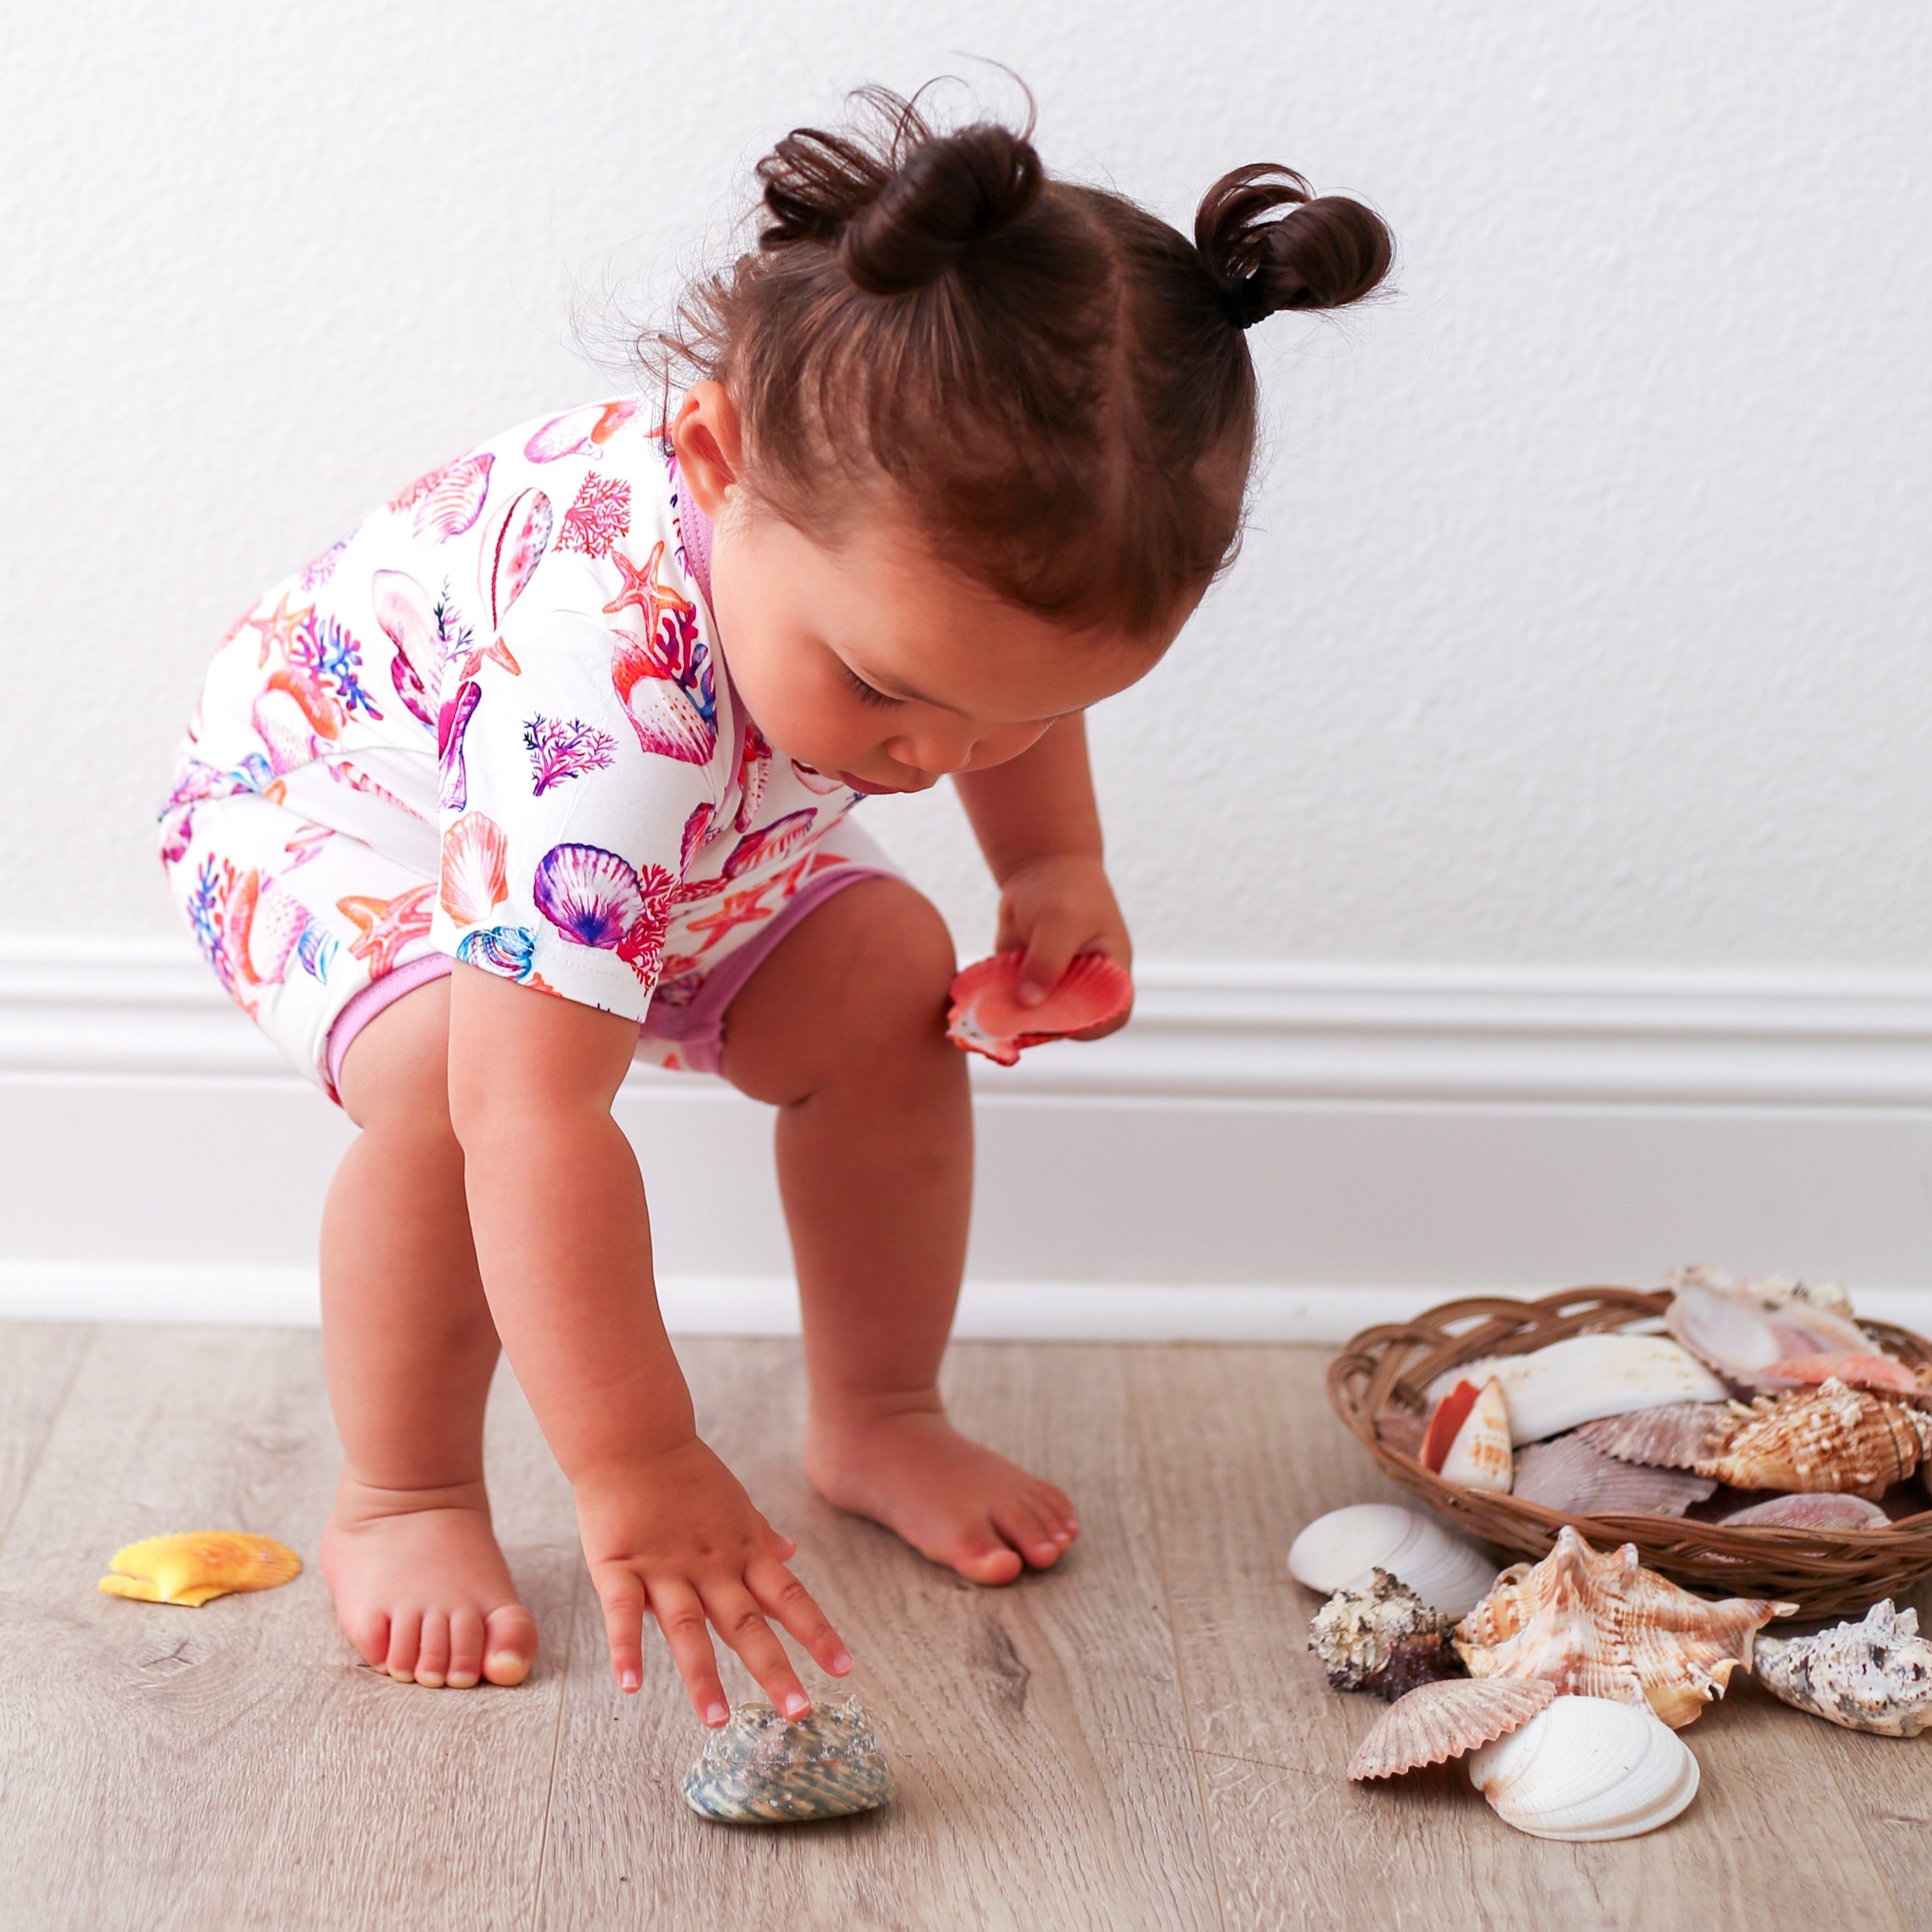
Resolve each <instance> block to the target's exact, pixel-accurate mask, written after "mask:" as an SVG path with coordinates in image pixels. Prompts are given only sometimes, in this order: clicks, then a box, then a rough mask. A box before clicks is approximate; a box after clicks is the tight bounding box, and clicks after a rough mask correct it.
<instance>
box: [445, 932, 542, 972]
mask: <svg viewBox="0 0 1932 1932" xmlns="http://www.w3.org/2000/svg"><path fill="white" fill-rule="evenodd" d="M456 956H457V958H458V959H460V960H461V961H462V962H463V964H464V965H466V966H475V967H477V968H480V969H481V971H484V972H485V973H493V974H496V977H498V978H499V980H527V979H528V978H529V974H530V968H531V967H532V965H535V962H536V941H535V939H534V938H532V936H531V935H530V934H529V932H526V930H525V929H523V927H522V926H479V927H478V929H476V931H475V932H466V933H465V934H464V935H463V937H462V938H460V939H459V940H458V941H457V942H456Z"/></svg>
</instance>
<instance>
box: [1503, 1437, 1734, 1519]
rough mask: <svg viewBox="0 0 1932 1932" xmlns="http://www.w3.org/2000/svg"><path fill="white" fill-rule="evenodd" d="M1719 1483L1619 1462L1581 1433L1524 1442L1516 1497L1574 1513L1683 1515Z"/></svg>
mask: <svg viewBox="0 0 1932 1932" xmlns="http://www.w3.org/2000/svg"><path fill="white" fill-rule="evenodd" d="M1717 1487H1718V1486H1717V1484H1715V1483H1714V1482H1712V1481H1711V1480H1710V1479H1709V1478H1708V1477H1704V1476H1690V1475H1683V1474H1682V1473H1680V1472H1679V1471H1677V1470H1675V1469H1650V1468H1648V1467H1646V1466H1643V1465H1642V1464H1640V1463H1623V1462H1619V1460H1617V1459H1616V1457H1614V1456H1606V1455H1605V1454H1604V1452H1603V1451H1601V1449H1598V1448H1592V1445H1590V1444H1589V1443H1588V1442H1585V1441H1584V1440H1583V1438H1582V1436H1580V1435H1576V1436H1553V1437H1552V1438H1551V1439H1550V1441H1548V1442H1530V1443H1526V1444H1525V1445H1524V1446H1523V1454H1521V1455H1520V1456H1519V1457H1517V1464H1516V1489H1515V1494H1516V1496H1517V1499H1518V1500H1519V1501H1520V1502H1526V1503H1541V1505H1543V1507H1544V1508H1545V1509H1553V1510H1562V1511H1566V1512H1568V1514H1571V1515H1574V1516H1594V1515H1597V1514H1608V1515H1616V1514H1619V1513H1628V1514H1631V1515H1634V1516H1682V1514H1684V1512H1685V1511H1686V1510H1688V1508H1690V1507H1691V1505H1692V1504H1693V1503H1701V1502H1708V1501H1709V1499H1710V1498H1711V1497H1712V1496H1713V1495H1714V1494H1715V1493H1716V1490H1717Z"/></svg>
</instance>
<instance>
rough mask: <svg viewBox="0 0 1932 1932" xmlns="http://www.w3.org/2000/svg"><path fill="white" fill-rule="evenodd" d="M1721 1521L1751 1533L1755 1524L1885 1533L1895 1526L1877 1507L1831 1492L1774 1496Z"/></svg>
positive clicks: (1789, 1527) (1734, 1512)
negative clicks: (1883, 1531) (1881, 1530)
mask: <svg viewBox="0 0 1932 1932" xmlns="http://www.w3.org/2000/svg"><path fill="white" fill-rule="evenodd" d="M1718 1520H1719V1521H1720V1522H1721V1523H1723V1525H1724V1527H1725V1528H1726V1529H1750V1528H1751V1526H1752V1525H1753V1524H1754V1523H1755V1524H1757V1525H1760V1526H1762V1527H1763V1528H1765V1529H1888V1528H1889V1527H1890V1526H1891V1517H1888V1516H1887V1515H1886V1514H1885V1511H1883V1510H1882V1509H1880V1508H1879V1506H1878V1505H1877V1504H1876V1503H1870V1502H1866V1501H1865V1499H1864V1497H1863V1496H1838V1495H1836V1494H1835V1493H1832V1492H1830V1491H1820V1492H1817V1493H1814V1494H1813V1495H1811V1496H1773V1497H1772V1498H1771V1499H1770V1500H1769V1502H1761V1503H1751V1504H1748V1505H1747V1506H1746V1507H1745V1508H1743V1509H1741V1510H1734V1511H1733V1512H1732V1513H1731V1514H1730V1515H1729V1516H1727V1517H1720V1518H1719V1519H1718Z"/></svg>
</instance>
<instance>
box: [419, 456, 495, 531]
mask: <svg viewBox="0 0 1932 1932" xmlns="http://www.w3.org/2000/svg"><path fill="white" fill-rule="evenodd" d="M495 461H496V458H494V457H493V456H492V455H490V452H488V451H487V449H486V450H485V451H484V452H483V453H482V454H481V455H480V456H460V457H458V458H457V460H455V462H454V463H450V464H449V466H447V467H446V468H445V469H440V470H439V471H438V472H437V474H436V479H435V481H434V482H432V483H431V484H430V486H429V487H428V489H427V490H425V491H424V492H423V493H422V496H419V498H418V499H416V520H415V522H414V523H413V525H412V526H411V529H412V532H413V535H416V536H419V537H427V536H434V538H436V540H437V541H438V542H439V543H447V542H448V541H449V539H450V538H452V537H460V535H462V534H463V532H464V531H465V530H466V529H469V526H470V525H471V524H472V523H474V522H475V520H476V519H477V518H478V517H480V516H481V514H483V499H484V497H485V496H487V495H488V494H489V493H490V464H492V463H494V462H495Z"/></svg>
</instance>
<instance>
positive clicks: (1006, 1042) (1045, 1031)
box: [946, 952, 1134, 1067]
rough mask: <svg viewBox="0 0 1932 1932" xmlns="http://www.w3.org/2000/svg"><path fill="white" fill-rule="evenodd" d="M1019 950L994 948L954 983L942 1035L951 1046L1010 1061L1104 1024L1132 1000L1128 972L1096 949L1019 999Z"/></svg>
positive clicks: (1021, 956) (1004, 1063) (1021, 955)
mask: <svg viewBox="0 0 1932 1932" xmlns="http://www.w3.org/2000/svg"><path fill="white" fill-rule="evenodd" d="M1024 959H1025V954H1024V953H1018V952H1014V953H995V955H994V956H993V957H992V959H981V960H978V961H977V962H975V963H974V965H971V966H969V967H968V968H966V970H965V972H963V973H962V974H960V975H959V977H958V978H957V979H956V980H954V981H953V1007H952V1010H951V1012H950V1013H949V1014H948V1015H947V1027H946V1035H947V1038H948V1039H949V1040H951V1041H952V1043H953V1045H954V1046H957V1047H962V1048H964V1049H967V1050H968V1051H969V1052H974V1053H983V1054H984V1055H986V1058H988V1059H989V1060H995V1061H998V1062H999V1064H1001V1066H1002V1067H1011V1066H1012V1065H1013V1064H1014V1063H1015V1062H1016V1061H1017V1060H1018V1059H1019V1057H1020V1054H1021V1052H1022V1049H1025V1048H1027V1047H1029V1046H1039V1045H1040V1043H1041V1042H1042V1041H1043V1040H1060V1039H1064V1037H1066V1036H1067V1034H1070V1033H1084V1032H1085V1031H1086V1030H1087V1029H1088V1028H1089V1027H1097V1026H1104V1025H1106V1022H1108V1021H1109V1020H1111V1019H1118V1018H1119V1016H1121V1014H1122V1013H1125V1012H1126V1011H1127V1009H1128V1007H1130V1006H1131V1005H1132V1004H1133V998H1134V984H1133V980H1131V979H1130V977H1128V975H1127V972H1126V971H1125V970H1124V968H1121V967H1119V966H1117V965H1115V963H1114V962H1113V961H1112V960H1111V959H1107V958H1106V957H1105V956H1103V955H1102V954H1100V953H1082V954H1081V955H1080V956H1079V958H1078V959H1076V960H1075V961H1074V962H1073V965H1070V967H1068V968H1067V971H1065V972H1064V973H1063V974H1061V976H1060V982H1059V984H1058V985H1057V986H1055V987H1054V989H1052V992H1049V994H1048V995H1047V996H1046V998H1045V999H1043V1001H1041V1002H1040V1004H1039V1005H1038V1006H1037V1007H1026V1006H1022V1004H1020V1001H1019V983H1020V965H1021V962H1022V961H1023V960H1024Z"/></svg>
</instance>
